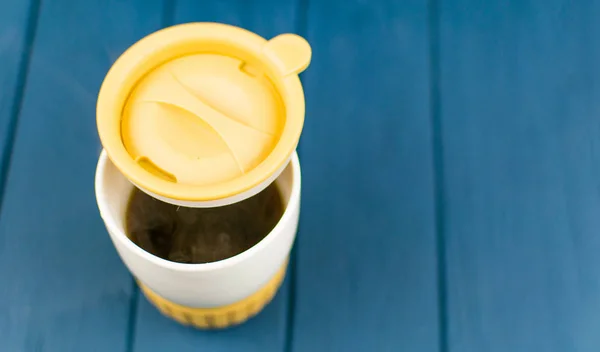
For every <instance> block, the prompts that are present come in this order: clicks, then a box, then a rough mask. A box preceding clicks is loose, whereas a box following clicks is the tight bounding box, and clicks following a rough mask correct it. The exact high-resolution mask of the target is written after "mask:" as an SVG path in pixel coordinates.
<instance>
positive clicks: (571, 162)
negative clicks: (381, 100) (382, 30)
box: [439, 0, 600, 352]
mask: <svg viewBox="0 0 600 352" xmlns="http://www.w3.org/2000/svg"><path fill="white" fill-rule="evenodd" d="M440 11H441V12H440V40H441V41H440V52H441V56H440V60H441V61H440V66H439V68H440V79H441V81H440V83H441V86H440V87H441V115H440V116H439V117H440V122H441V126H440V127H441V128H442V131H443V134H442V135H443V144H442V146H443V164H444V175H445V183H444V190H445V192H444V194H445V199H444V203H445V209H446V213H445V218H446V222H445V224H444V228H445V235H446V237H445V238H446V243H447V251H446V257H447V265H446V266H447V275H448V276H447V282H448V312H447V316H448V327H449V330H448V341H449V346H448V351H452V352H479V351H489V352H494V351H498V352H501V351H502V352H504V351H512V352H530V351H547V352H552V351H557V352H558V351H561V352H565V351H577V352H594V351H598V350H599V349H600V334H598V326H600V257H599V256H598V253H599V252H600V236H598V229H599V228H600V217H599V216H598V214H599V213H600V143H599V139H598V136H599V135H600V119H599V116H600V86H599V85H598V82H600V69H599V66H598V62H600V42H599V41H598V38H597V34H598V33H600V24H599V23H598V20H597V19H598V18H599V16H600V4H599V3H598V2H594V1H577V2H571V1H566V0H528V1H496V2H494V1H476V0H441V2H440Z"/></svg>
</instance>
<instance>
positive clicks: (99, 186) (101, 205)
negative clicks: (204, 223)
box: [94, 150, 301, 272]
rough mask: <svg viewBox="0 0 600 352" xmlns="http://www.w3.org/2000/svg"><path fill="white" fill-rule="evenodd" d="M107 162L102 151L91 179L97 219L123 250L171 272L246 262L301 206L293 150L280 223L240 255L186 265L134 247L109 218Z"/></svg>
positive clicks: (296, 159)
mask: <svg viewBox="0 0 600 352" xmlns="http://www.w3.org/2000/svg"><path fill="white" fill-rule="evenodd" d="M109 163H112V161H111V159H110V158H109V157H108V154H107V153H106V150H102V152H101V154H100V157H99V158H98V164H97V167H96V175H95V180H94V181H95V187H94V188H95V193H96V203H97V204H98V209H99V211H100V216H101V217H102V220H103V221H104V224H105V226H106V227H107V228H108V230H109V231H110V232H111V234H112V236H111V237H113V238H114V239H116V240H118V241H120V242H121V243H122V244H123V245H124V246H125V247H127V249H128V250H129V251H131V252H132V253H134V254H135V255H137V256H138V257H141V258H143V259H145V260H148V261H149V262H151V263H153V264H155V265H157V266H160V267H163V268H165V269H170V270H175V271H180V272H207V271H215V270H221V269H226V268H229V267H232V266H235V265H237V264H239V263H241V262H243V261H245V260H247V259H248V258H250V257H252V256H254V255H257V254H258V253H259V252H261V251H263V250H264V249H265V248H266V247H268V246H269V244H270V243H271V242H273V241H274V239H275V237H277V236H279V235H280V234H281V233H282V231H283V227H284V226H285V225H286V224H287V223H289V222H290V221H293V219H292V216H293V214H292V210H291V208H292V207H293V206H294V205H293V204H297V205H296V206H299V203H300V188H301V187H300V186H301V177H300V175H301V174H300V162H299V160H298V153H297V152H296V151H294V152H293V154H292V158H291V159H290V162H289V164H288V166H287V167H291V168H292V170H291V171H292V188H291V192H290V196H289V200H288V202H287V204H286V207H285V210H284V212H283V215H282V216H281V219H279V221H278V222H277V224H276V225H275V227H274V228H273V230H271V232H269V233H268V234H267V235H266V236H265V237H264V238H263V239H262V240H260V241H259V242H258V243H257V244H255V245H254V246H252V247H250V248H249V249H247V250H245V251H243V252H242V253H240V254H237V255H234V256H233V257H229V258H226V259H222V260H218V261H215V262H209V263H199V264H186V263H177V262H172V261H170V260H166V259H163V258H160V257H158V256H156V255H154V254H152V253H150V252H147V251H145V250H143V249H142V248H140V247H139V246H138V245H136V244H135V243H134V242H133V241H132V240H131V239H130V238H129V237H127V235H126V234H125V231H121V230H119V228H118V226H117V224H116V221H115V219H114V218H113V217H112V216H111V211H110V209H109V203H108V202H107V201H105V200H104V198H103V197H102V194H104V185H103V182H102V177H103V176H104V174H105V171H106V168H107V166H108V164H109ZM113 167H115V170H116V171H117V172H119V173H121V172H120V171H119V169H118V168H116V166H115V165H114V164H113ZM284 170H285V168H284ZM121 176H122V177H123V178H125V179H126V180H127V182H129V183H131V181H130V180H129V179H127V177H125V176H124V175H123V174H121ZM132 186H133V187H136V186H135V185H134V184H132Z"/></svg>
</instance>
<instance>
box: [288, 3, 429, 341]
mask: <svg viewBox="0 0 600 352" xmlns="http://www.w3.org/2000/svg"><path fill="white" fill-rule="evenodd" d="M426 3H427V2H425V1H417V0H413V1H393V0H387V1H384V0H381V1H357V0H353V1H347V0H344V1H342V0H339V1H311V2H310V4H309V7H308V25H307V28H308V39H309V41H310V42H311V44H312V46H313V63H312V66H311V67H310V68H309V70H308V71H307V72H306V74H305V76H304V79H305V87H306V95H307V104H308V105H307V116H306V122H305V129H304V133H303V137H302V144H301V152H302V160H301V162H302V167H303V169H302V173H303V185H302V187H303V199H302V201H303V207H302V215H301V224H300V235H299V237H298V244H297V263H296V264H297V268H296V269H297V271H296V274H297V275H296V278H297V282H296V285H295V286H296V291H295V317H294V325H293V327H294V330H293V336H292V347H293V348H292V350H293V351H370V350H373V351H437V350H438V344H439V340H438V319H437V315H438V308H437V307H438V305H437V278H436V272H437V270H436V265H437V264H436V257H435V253H436V252H435V250H436V243H435V238H436V237H435V214H434V203H433V200H434V196H433V171H432V169H433V168H432V165H433V161H432V149H431V137H430V133H431V131H430V123H429V120H430V109H429V90H430V86H429V79H430V78H429V57H428V53H429V41H428V27H427V26H428V12H427V7H426V6H427V4H426Z"/></svg>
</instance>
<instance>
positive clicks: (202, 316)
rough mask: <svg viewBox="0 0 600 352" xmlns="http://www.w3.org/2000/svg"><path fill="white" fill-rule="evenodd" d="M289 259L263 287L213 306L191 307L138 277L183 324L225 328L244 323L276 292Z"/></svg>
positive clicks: (146, 292)
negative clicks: (220, 305)
mask: <svg viewBox="0 0 600 352" xmlns="http://www.w3.org/2000/svg"><path fill="white" fill-rule="evenodd" d="M286 270H287V261H286V262H285V264H284V265H283V266H282V267H281V269H280V270H279V271H278V272H277V274H275V276H273V278H272V279H271V280H270V281H269V282H268V283H267V284H266V285H265V286H263V287H262V288H261V289H260V290H258V291H256V292H255V293H253V294H252V295H251V296H249V297H247V298H244V299H242V300H241V301H238V302H235V303H232V304H230V305H227V306H222V307H214V308H192V307H186V306H182V305H179V304H176V303H173V302H171V301H168V300H166V299H164V298H162V297H160V296H159V295H157V294H156V293H154V292H152V291H151V290H150V289H149V288H148V287H146V286H145V285H143V284H142V283H141V282H139V281H138V285H139V286H140V288H141V289H142V292H143V293H144V295H145V296H146V298H147V299H148V301H150V303H152V304H153V305H154V306H155V307H156V308H158V310H159V311H160V312H161V313H162V314H163V315H165V316H166V317H168V318H171V319H173V320H175V321H177V322H179V323H181V324H183V325H189V326H193V327H196V328H199V329H223V328H228V327H232V326H235V325H239V324H241V323H244V322H245V321H247V320H248V319H250V318H252V317H253V316H255V315H256V314H258V313H259V312H260V311H261V310H262V309H263V308H264V307H265V306H266V305H267V304H269V302H271V300H272V299H273V297H274V296H275V294H276V293H277V290H279V287H280V286H281V284H282V283H283V279H284V278H285V272H286Z"/></svg>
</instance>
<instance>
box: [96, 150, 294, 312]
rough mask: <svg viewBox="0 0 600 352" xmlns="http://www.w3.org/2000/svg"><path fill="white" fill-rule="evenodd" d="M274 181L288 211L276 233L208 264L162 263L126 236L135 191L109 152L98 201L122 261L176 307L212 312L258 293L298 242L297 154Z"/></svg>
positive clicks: (101, 165) (99, 174)
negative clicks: (206, 309) (127, 217)
mask: <svg viewBox="0 0 600 352" xmlns="http://www.w3.org/2000/svg"><path fill="white" fill-rule="evenodd" d="M275 182H276V183H277V186H278V188H279V190H280V193H281V195H282V201H283V204H284V206H285V211H284V214H283V216H282V218H281V220H280V221H279V223H277V225H276V226H275V228H274V229H273V230H272V231H271V232H270V233H269V234H268V235H267V236H266V237H265V238H264V239H263V240H262V241H260V242H259V243H258V244H256V245H255V246H253V247H252V248H250V249H248V250H247V251H245V252H243V253H240V254H238V255H236V256H234V257H231V258H228V259H224V260H220V261H217V262H212V263H206V264H182V263H175V262H171V261H168V260H164V259H161V258H159V257H157V256H155V255H153V254H150V253H148V252H146V251H144V250H143V249H141V248H140V247H138V246H137V245H136V244H135V243H133V242H132V241H131V240H130V239H129V238H128V237H127V235H126V233H125V212H126V209H127V204H128V202H129V198H130V196H131V192H132V190H133V187H134V186H133V184H132V183H131V182H129V181H128V180H127V178H125V177H124V176H123V175H122V174H121V173H120V172H119V170H118V169H117V168H116V167H115V166H114V165H113V163H112V162H111V161H110V159H109V158H108V156H107V155H106V152H105V151H102V154H101V155H100V159H99V161H98V167H97V169H96V200H97V202H98V208H99V209H100V215H101V216H102V219H103V220H104V223H105V225H106V228H107V230H108V233H109V234H110V238H111V240H112V241H113V243H114V245H115V247H116V249H117V252H118V253H119V256H120V257H121V259H122V260H123V262H124V263H125V265H126V266H127V268H128V269H129V271H130V272H131V273H132V274H133V275H134V276H135V277H136V278H137V279H138V280H139V281H140V282H141V283H142V284H144V285H145V286H147V287H148V288H149V289H150V290H152V291H153V292H154V293H156V294H157V295H159V296H161V297H162V298H164V299H166V300H168V301H171V302H173V303H176V304H179V305H182V306H186V307H198V308H212V307H221V306H226V305H229V304H233V303H235V302H238V301H240V300H242V299H244V298H246V297H248V296H250V295H252V294H253V293H255V292H257V291H258V290H259V289H261V288H262V287H263V286H265V285H266V284H267V283H268V282H269V281H270V280H271V278H273V277H274V276H275V274H276V273H277V272H278V271H279V270H280V269H281V268H282V266H283V265H284V264H285V262H286V260H287V258H288V256H289V253H290V250H291V248H292V244H293V242H294V238H295V237H296V231H297V228H298V218H299V211H300V164H299V161H298V155H297V154H296V153H295V152H294V155H293V156H292V158H291V160H290V162H289V164H288V165H287V167H286V168H285V169H284V170H283V172H282V173H281V174H280V175H279V177H278V178H277V179H276V180H275Z"/></svg>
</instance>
